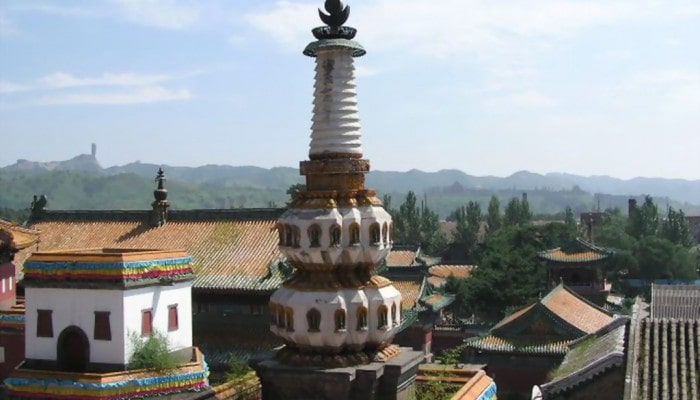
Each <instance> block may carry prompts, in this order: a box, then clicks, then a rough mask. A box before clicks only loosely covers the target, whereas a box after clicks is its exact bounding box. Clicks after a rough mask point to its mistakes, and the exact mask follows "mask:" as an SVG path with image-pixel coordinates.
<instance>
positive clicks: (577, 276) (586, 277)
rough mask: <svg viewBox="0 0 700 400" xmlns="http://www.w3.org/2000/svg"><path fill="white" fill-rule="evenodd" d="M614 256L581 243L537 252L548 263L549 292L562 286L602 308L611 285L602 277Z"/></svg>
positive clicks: (572, 243)
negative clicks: (561, 284)
mask: <svg viewBox="0 0 700 400" xmlns="http://www.w3.org/2000/svg"><path fill="white" fill-rule="evenodd" d="M613 255H614V252H613V251H611V250H608V249H605V248H602V247H598V246H595V245H593V244H592V243H589V242H587V241H585V240H582V239H576V240H575V241H573V242H571V243H569V244H567V245H565V246H562V247H557V248H554V249H550V250H545V251H542V252H540V254H539V258H540V259H541V260H543V261H545V262H546V263H547V275H548V282H549V284H550V288H553V287H556V286H557V285H558V284H559V283H561V282H563V283H564V284H565V285H566V286H567V287H568V288H569V289H571V290H573V291H575V292H576V293H578V294H579V295H581V296H583V297H585V298H586V299H588V300H590V301H591V302H593V303H595V304H598V305H601V306H602V305H603V304H604V303H605V300H606V298H607V296H608V294H610V288H611V285H610V284H609V283H608V282H607V279H606V277H605V272H606V268H605V267H606V265H607V262H608V261H609V260H610V258H611V257H612V256H613Z"/></svg>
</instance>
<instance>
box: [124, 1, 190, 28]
mask: <svg viewBox="0 0 700 400" xmlns="http://www.w3.org/2000/svg"><path fill="white" fill-rule="evenodd" d="M114 2H115V4H116V5H118V6H119V8H120V10H121V12H122V13H123V14H124V16H125V17H126V18H127V19H128V20H129V21H131V22H134V23H137V24H140V25H145V26H151V27H155V28H164V29H184V28H188V27H191V26H193V25H195V24H196V23H198V22H199V21H200V18H201V14H202V10H201V9H200V8H199V6H200V4H199V2H193V1H190V2H185V1H176V0H114Z"/></svg>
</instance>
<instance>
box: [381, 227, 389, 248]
mask: <svg viewBox="0 0 700 400" xmlns="http://www.w3.org/2000/svg"><path fill="white" fill-rule="evenodd" d="M382 236H383V237H384V241H385V242H387V243H388V242H389V224H387V223H386V222H385V223H384V225H383V226H382Z"/></svg>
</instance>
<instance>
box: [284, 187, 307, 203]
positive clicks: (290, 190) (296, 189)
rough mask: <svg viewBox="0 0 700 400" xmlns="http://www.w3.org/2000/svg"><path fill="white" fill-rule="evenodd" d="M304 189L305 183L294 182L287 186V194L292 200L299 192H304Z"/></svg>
mask: <svg viewBox="0 0 700 400" xmlns="http://www.w3.org/2000/svg"><path fill="white" fill-rule="evenodd" d="M305 191H306V184H305V183H295V184H293V185H290V186H289V187H288V188H287V192H286V193H287V196H289V198H291V199H292V200H294V199H296V197H297V196H298V195H299V193H300V192H305Z"/></svg>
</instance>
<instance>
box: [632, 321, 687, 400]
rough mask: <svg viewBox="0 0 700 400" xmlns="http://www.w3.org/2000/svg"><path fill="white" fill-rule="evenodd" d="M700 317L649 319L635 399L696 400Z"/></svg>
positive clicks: (640, 353) (643, 330) (643, 328)
mask: <svg viewBox="0 0 700 400" xmlns="http://www.w3.org/2000/svg"><path fill="white" fill-rule="evenodd" d="M699 334H700V330H699V329H698V320H675V319H646V320H644V321H643V322H642V325H641V340H640V343H639V346H640V348H639V351H638V353H637V354H638V364H639V365H638V370H639V375H638V380H637V384H638V386H639V387H638V390H637V397H636V398H635V400H696V399H698V398H700V397H698V396H699V395H700V393H699V391H698V386H699V385H700V380H699V378H700V356H699V355H698V351H699V349H700V336H699Z"/></svg>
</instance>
